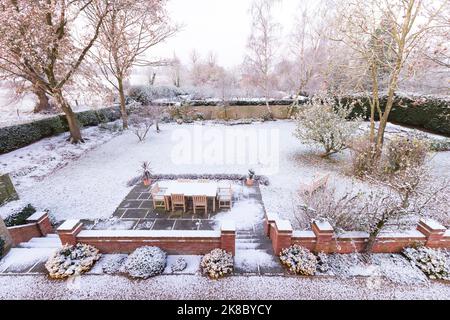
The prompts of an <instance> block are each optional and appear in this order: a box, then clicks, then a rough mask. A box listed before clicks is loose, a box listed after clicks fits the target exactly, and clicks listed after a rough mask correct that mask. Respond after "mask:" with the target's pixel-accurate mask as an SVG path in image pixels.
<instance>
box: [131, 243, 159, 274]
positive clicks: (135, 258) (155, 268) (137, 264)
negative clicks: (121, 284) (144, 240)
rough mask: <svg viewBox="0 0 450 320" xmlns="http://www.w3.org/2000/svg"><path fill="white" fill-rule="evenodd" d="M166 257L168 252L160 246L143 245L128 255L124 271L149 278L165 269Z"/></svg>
mask: <svg viewBox="0 0 450 320" xmlns="http://www.w3.org/2000/svg"><path fill="white" fill-rule="evenodd" d="M166 259H167V256H166V253H165V252H164V251H163V250H161V249H160V248H158V247H141V248H138V249H136V250H134V251H133V253H131V254H130V255H129V256H128V258H127V260H126V261H125V265H124V271H125V272H126V273H128V275H130V277H132V278H142V279H147V278H149V277H153V276H156V275H158V274H161V273H162V272H163V271H164V268H165V267H166Z"/></svg>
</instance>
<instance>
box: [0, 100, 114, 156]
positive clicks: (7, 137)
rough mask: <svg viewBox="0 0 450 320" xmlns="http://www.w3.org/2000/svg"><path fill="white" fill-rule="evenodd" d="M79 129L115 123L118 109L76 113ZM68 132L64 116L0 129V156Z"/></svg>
mask: <svg viewBox="0 0 450 320" xmlns="http://www.w3.org/2000/svg"><path fill="white" fill-rule="evenodd" d="M76 115H77V119H78V122H79V123H80V126H81V127H91V126H97V125H99V124H100V123H106V122H111V121H115V120H117V119H119V118H120V109H119V108H118V107H109V108H103V109H99V110H87V111H82V112H78V113H76ZM67 131H69V125H68V124H67V119H66V117H65V115H63V114H60V115H55V116H53V117H49V118H45V119H41V120H37V121H33V122H30V123H24V124H18V125H14V126H10V127H3V128H0V154H3V153H7V152H11V151H14V150H17V149H19V148H22V147H25V146H27V145H30V144H32V143H34V142H36V141H39V140H41V139H43V138H47V137H51V136H53V135H56V134H60V133H63V132H67Z"/></svg>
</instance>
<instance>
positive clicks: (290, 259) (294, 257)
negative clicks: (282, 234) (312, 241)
mask: <svg viewBox="0 0 450 320" xmlns="http://www.w3.org/2000/svg"><path fill="white" fill-rule="evenodd" d="M280 260H281V263H282V264H283V265H284V266H286V267H287V268H288V269H289V271H291V272H293V273H295V274H298V275H302V276H313V275H314V274H315V273H316V270H317V258H316V256H315V255H314V254H312V253H311V252H310V251H309V250H308V249H306V248H303V247H301V246H299V245H297V244H294V245H293V246H291V247H289V248H286V249H283V250H282V251H281V253H280Z"/></svg>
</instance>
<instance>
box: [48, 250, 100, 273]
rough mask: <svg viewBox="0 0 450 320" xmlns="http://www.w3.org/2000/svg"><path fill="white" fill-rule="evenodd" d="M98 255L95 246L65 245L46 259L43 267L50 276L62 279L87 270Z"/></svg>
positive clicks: (98, 257)
mask: <svg viewBox="0 0 450 320" xmlns="http://www.w3.org/2000/svg"><path fill="white" fill-rule="evenodd" d="M100 256H101V255H100V254H99V251H98V249H97V248H95V247H93V246H90V245H87V244H81V243H78V244H76V245H74V246H73V245H65V246H63V247H62V248H61V249H60V250H58V251H57V252H55V253H54V255H53V256H51V257H50V258H49V259H48V261H47V262H46V263H45V268H46V269H47V271H48V273H49V276H50V278H52V279H64V278H68V277H70V276H77V275H80V274H82V273H84V272H87V271H89V270H90V269H91V268H92V266H93V265H94V263H95V262H96V261H97V260H98V259H100Z"/></svg>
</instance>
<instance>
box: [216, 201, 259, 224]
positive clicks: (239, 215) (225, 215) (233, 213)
mask: <svg viewBox="0 0 450 320" xmlns="http://www.w3.org/2000/svg"><path fill="white" fill-rule="evenodd" d="M263 218H264V209H263V207H262V205H261V204H260V203H258V202H257V201H256V200H254V199H248V200H247V199H246V200H240V201H239V202H236V203H234V205H233V207H232V209H231V210H230V211H224V212H221V213H219V214H218V215H216V216H215V217H214V220H217V221H219V222H222V221H234V222H235V224H236V228H237V229H243V230H247V229H251V228H252V227H253V226H254V225H255V224H258V223H259V222H261V221H262V220H263ZM217 226H218V227H219V226H220V223H218V224H217Z"/></svg>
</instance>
